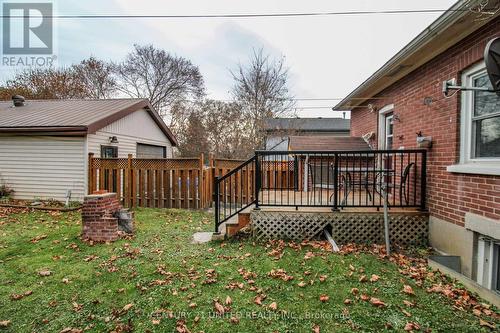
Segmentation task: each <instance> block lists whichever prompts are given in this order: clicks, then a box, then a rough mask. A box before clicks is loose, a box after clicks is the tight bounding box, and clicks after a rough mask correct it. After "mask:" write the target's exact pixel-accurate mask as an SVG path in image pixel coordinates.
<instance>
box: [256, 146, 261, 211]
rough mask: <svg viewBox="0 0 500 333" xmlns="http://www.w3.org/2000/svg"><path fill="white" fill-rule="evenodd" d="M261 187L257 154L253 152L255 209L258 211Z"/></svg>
mask: <svg viewBox="0 0 500 333" xmlns="http://www.w3.org/2000/svg"><path fill="white" fill-rule="evenodd" d="M260 187H261V176H260V161H259V154H257V152H255V209H257V210H259V209H260V208H259V192H260Z"/></svg>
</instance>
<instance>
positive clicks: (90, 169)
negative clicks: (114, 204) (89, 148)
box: [87, 153, 94, 194]
mask: <svg viewBox="0 0 500 333" xmlns="http://www.w3.org/2000/svg"><path fill="white" fill-rule="evenodd" d="M93 159H94V153H89V160H88V170H87V171H88V176H87V182H88V184H87V190H88V194H92V192H93V188H94V178H93V175H94V162H93Z"/></svg>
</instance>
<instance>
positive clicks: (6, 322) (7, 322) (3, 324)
mask: <svg viewBox="0 0 500 333" xmlns="http://www.w3.org/2000/svg"><path fill="white" fill-rule="evenodd" d="M10 323H11V321H10V320H1V321H0V327H7V326H9V325H10Z"/></svg>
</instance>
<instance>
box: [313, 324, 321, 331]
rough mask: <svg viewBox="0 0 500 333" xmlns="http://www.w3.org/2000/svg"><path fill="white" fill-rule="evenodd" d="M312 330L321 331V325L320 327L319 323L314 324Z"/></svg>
mask: <svg viewBox="0 0 500 333" xmlns="http://www.w3.org/2000/svg"><path fill="white" fill-rule="evenodd" d="M312 331H313V332H314V333H320V327H319V325H313V327H312Z"/></svg>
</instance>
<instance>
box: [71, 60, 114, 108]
mask: <svg viewBox="0 0 500 333" xmlns="http://www.w3.org/2000/svg"><path fill="white" fill-rule="evenodd" d="M72 69H73V71H74V72H75V75H76V76H77V79H78V80H79V82H80V83H81V84H82V85H83V87H84V89H85V90H86V92H87V95H88V96H87V97H90V98H96V99H99V98H108V97H110V96H111V95H112V94H113V92H114V91H115V90H116V80H115V78H114V77H113V66H112V65H111V64H109V63H106V62H104V61H102V60H98V59H96V58H94V57H90V58H89V59H85V60H83V61H82V62H80V63H79V64H78V65H73V67H72Z"/></svg>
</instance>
